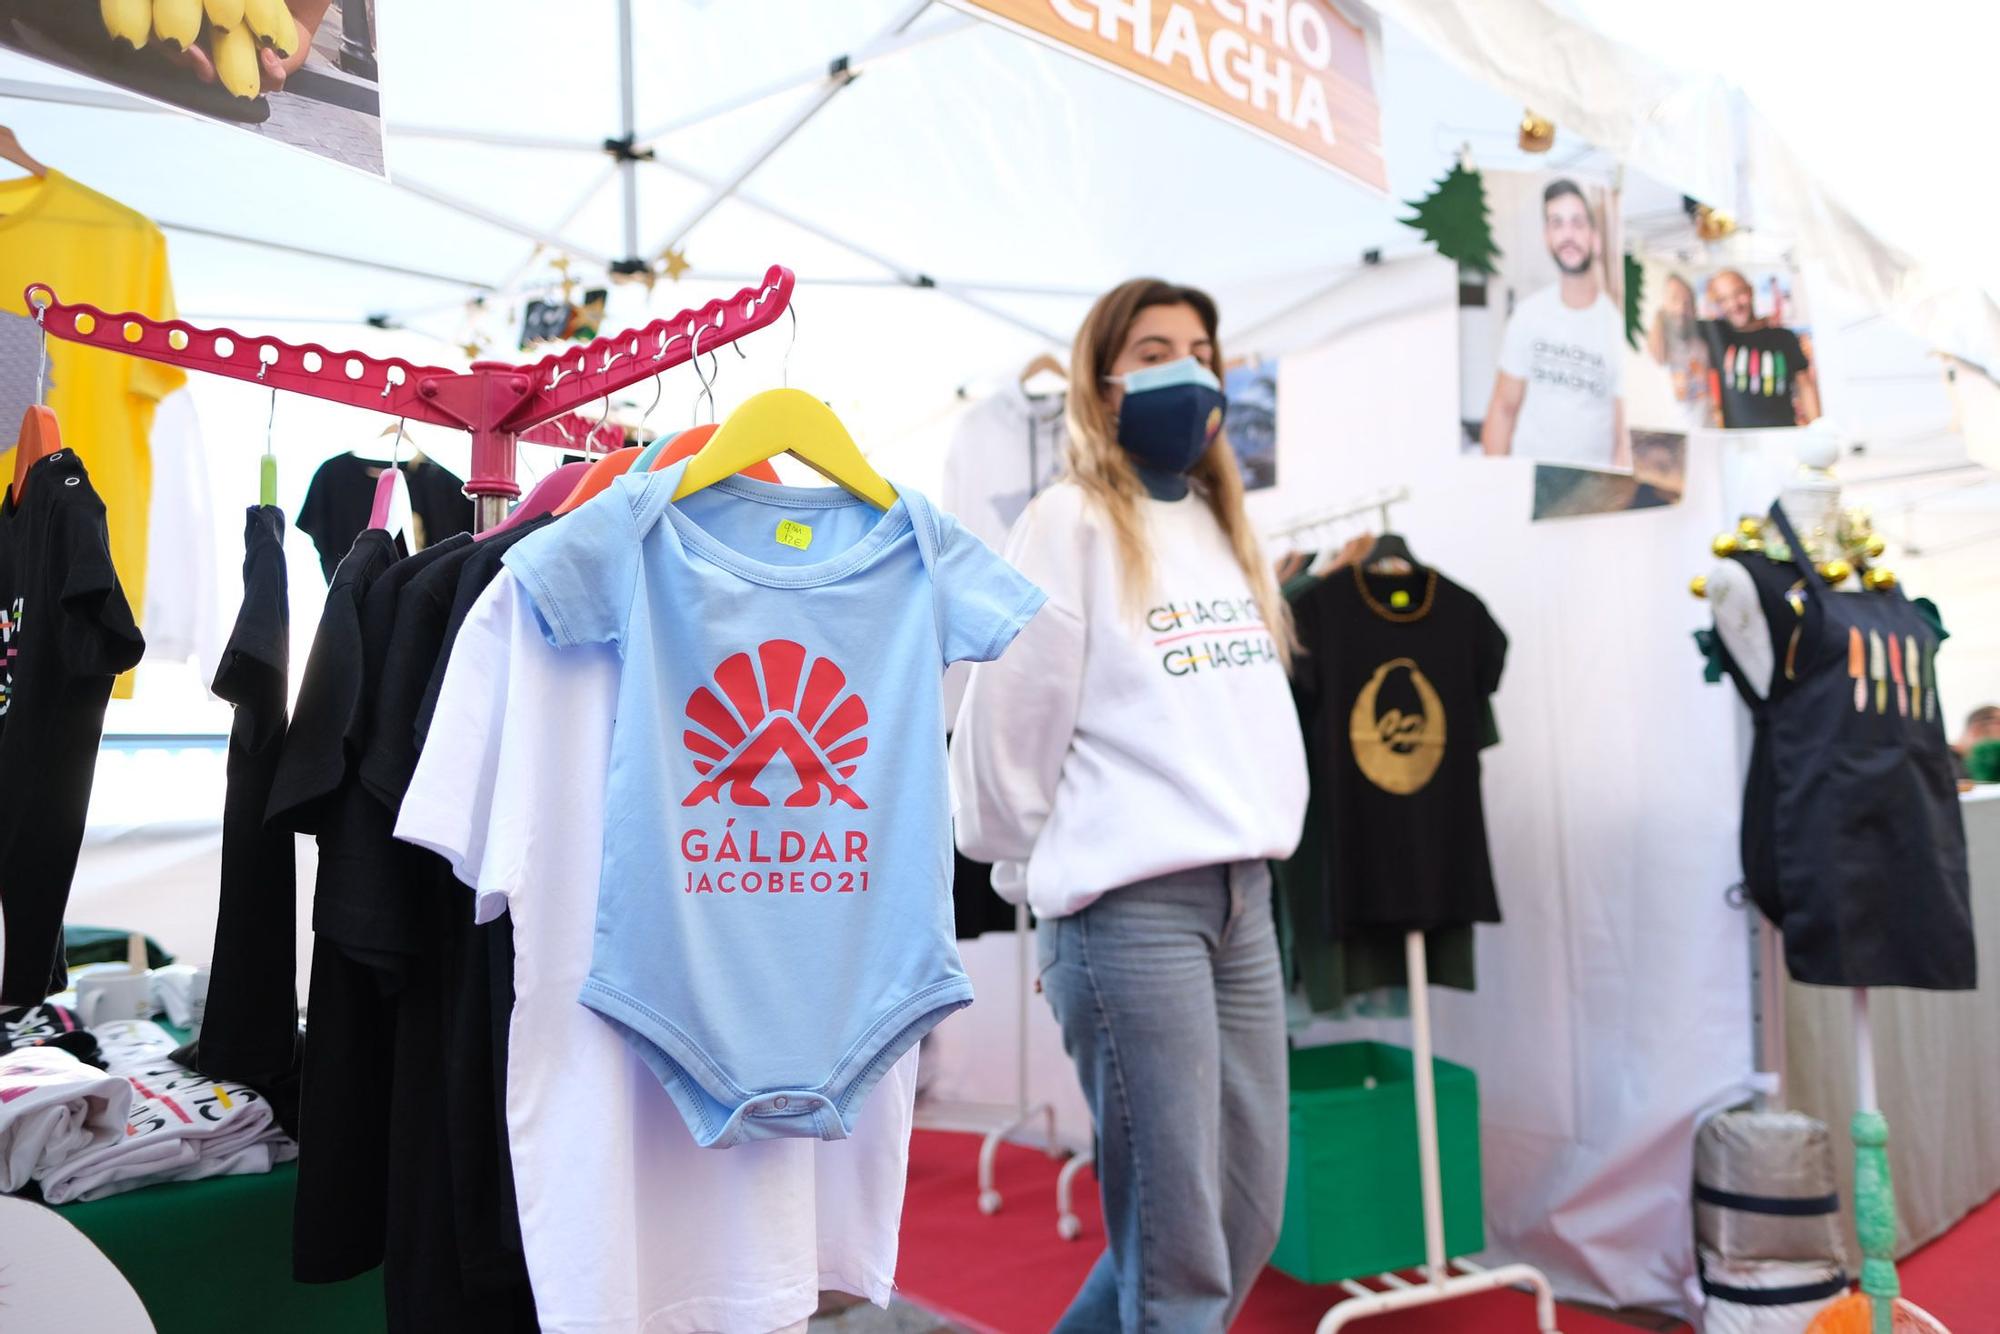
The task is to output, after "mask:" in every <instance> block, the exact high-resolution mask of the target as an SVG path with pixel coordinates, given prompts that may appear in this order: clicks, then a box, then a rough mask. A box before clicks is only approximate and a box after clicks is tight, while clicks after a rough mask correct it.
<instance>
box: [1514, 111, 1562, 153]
mask: <svg viewBox="0 0 2000 1334" xmlns="http://www.w3.org/2000/svg"><path fill="white" fill-rule="evenodd" d="M1555 142H1556V123H1555V122H1554V121H1552V120H1550V119H1549V118H1548V117H1547V116H1538V115H1536V114H1535V113H1534V111H1532V110H1524V111H1522V112H1521V151H1522V152H1523V153H1546V152H1548V151H1549V149H1551V148H1553V147H1554V146H1555Z"/></svg>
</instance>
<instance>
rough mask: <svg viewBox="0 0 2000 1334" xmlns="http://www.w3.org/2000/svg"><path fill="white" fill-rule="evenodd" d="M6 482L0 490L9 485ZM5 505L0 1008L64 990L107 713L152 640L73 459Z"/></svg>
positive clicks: (51, 467)
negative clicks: (65, 936)
mask: <svg viewBox="0 0 2000 1334" xmlns="http://www.w3.org/2000/svg"><path fill="white" fill-rule="evenodd" d="M3 484H4V483H0V485H3ZM5 489H6V496H5V498H4V499H0V913H4V914H5V923H6V935H7V943H6V958H5V963H4V966H3V967H0V1005H33V1004H35V1003H36V1002H37V1001H40V1000H41V999H42V998H43V997H45V996H47V995H49V994H50V993H51V992H54V991H60V990H62V988H63V987H64V986H65V985H66V982H67V979H66V970H65V969H64V966H63V949H62V944H63V942H62V920H63V909H64V907H65V906H67V904H68V903H69V890H70V881H71V879H72V878H73V877H74V875H75V873H76V857H77V852H78V850H79V849H80V848H81V847H82V846H83V823H84V816H85V814H86V813H87V811H88V809H89V806H90V784H91V779H92V777H93V776H94V775H95V774H96V772H97V746H98V742H99V741H100V740H102V739H103V735H104V706H105V704H106V703H107V702H108V701H109V700H110V698H111V683H112V680H113V679H114V678H115V677H116V676H117V675H118V673H120V672H122V671H125V670H126V669H127V668H129V667H131V666H133V665H134V664H136V663H137V662H138V661H139V657H140V655H141V654H142V653H143V652H144V651H145V647H146V644H145V640H144V639H142V638H141V637H140V635H139V629H138V627H137V626H136V625H134V624H133V622H132V609H131V607H130V606H128V605H127V604H126V601H125V593H124V590H123V589H121V588H120V587H119V585H118V574H117V571H116V570H114V569H113V568H112V565H111V545H110V539H109V538H108V536H107V535H106V531H105V525H104V502H103V501H102V500H100V499H98V496H97V492H96V490H95V489H94V488H93V487H92V486H91V484H90V476H89V474H88V473H86V472H85V471H84V467H83V462H82V461H81V460H80V459H78V458H77V456H76V451H75V450H73V449H61V450H57V451H56V452H55V453H53V454H51V455H49V456H48V457H47V458H45V459H42V460H40V461H39V462H37V463H36V464H35V465H34V466H33V467H32V468H31V469H29V471H28V476H27V486H26V488H25V490H24V491H23V492H22V496H21V500H20V501H19V503H16V501H15V499H14V495H13V489H12V487H6V488H5Z"/></svg>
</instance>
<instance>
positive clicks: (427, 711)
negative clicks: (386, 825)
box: [404, 514, 555, 784]
mask: <svg viewBox="0 0 2000 1334" xmlns="http://www.w3.org/2000/svg"><path fill="white" fill-rule="evenodd" d="M554 522H555V516H554V515H553V514H544V515H542V516H541V517H540V518H538V519H530V520H528V521H527V522H526V523H524V524H521V525H519V526H518V527H514V528H509V529H508V530H507V531H506V532H504V533H498V534H495V535H494V536H492V537H482V538H480V539H479V542H478V544H477V545H475V546H474V547H473V549H472V556H471V558H470V559H469V560H467V561H466V563H465V568H464V569H463V571H462V572H461V573H460V575H459V579H458V592H457V594H456V595H455V596H454V597H453V598H452V603H451V614H450V615H449V616H448V617H446V618H445V624H444V642H443V644H442V645H441V646H440V648H439V650H438V658H437V665H436V666H434V667H433V668H431V679H430V681H429V682H428V683H427V684H426V685H425V686H424V698H423V701H422V702H421V703H420V704H419V705H418V706H417V718H416V740H417V746H418V748H419V749H421V748H422V746H423V741H424V737H425V736H427V735H429V733H430V730H431V719H432V718H433V717H435V716H436V715H437V701H438V692H439V691H440V690H442V689H443V688H444V669H445V664H446V663H447V662H449V661H450V660H451V646H452V645H453V644H455V643H457V642H458V632H459V629H460V627H462V626H463V625H464V624H465V618H466V616H467V614H468V613H470V612H471V610H472V604H473V603H475V602H477V601H479V595H480V594H481V593H484V592H485V591H486V586H487V585H488V584H490V583H492V582H493V581H494V580H495V579H497V578H498V577H499V575H500V570H501V558H502V557H504V556H505V555H506V554H507V552H508V551H509V550H510V549H511V548H512V547H513V545H514V544H515V543H516V542H518V541H520V540H521V539H522V538H524V537H526V536H527V535H528V534H529V533H532V532H536V531H538V530H540V529H542V528H546V527H547V526H548V525H550V524H552V523H554ZM408 781H409V780H408V779H407V778H405V780H404V782H405V783H406V784H407V782H408Z"/></svg>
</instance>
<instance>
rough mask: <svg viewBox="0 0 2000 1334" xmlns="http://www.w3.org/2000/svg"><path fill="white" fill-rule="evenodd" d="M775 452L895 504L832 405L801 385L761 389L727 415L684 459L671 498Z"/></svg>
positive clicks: (875, 501) (883, 504)
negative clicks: (684, 465)
mask: <svg viewBox="0 0 2000 1334" xmlns="http://www.w3.org/2000/svg"><path fill="white" fill-rule="evenodd" d="M777 454H790V455H791V456H792V457H793V458H795V459H797V460H798V461H799V462H801V463H803V464H805V465H806V466H807V467H809V468H811V469H812V470H813V471H814V472H816V473H818V474H819V475H820V476H822V477H824V478H826V479H827V480H828V481H829V482H832V483H834V484H835V485H836V486H840V487H843V488H845V489H846V490H847V491H849V492H850V493H852V494H854V495H856V496H859V497H860V498H861V499H863V500H865V501H867V502H868V503H869V504H871V505H873V506H875V508H877V509H883V510H886V509H888V508H889V507H890V506H891V505H893V504H895V503H896V488H895V487H893V486H890V485H889V483H888V481H887V480H886V479H884V478H883V476H882V474H881V473H878V472H876V471H875V469H874V468H873V467H872V466H871V465H870V464H869V462H868V460H867V459H866V458H864V457H863V456H862V453H861V447H860V446H859V445H857V444H855V443H854V437H853V436H851V435H849V434H848V432H847V427H846V426H845V425H843V424H842V423H841V420H840V418H839V417H836V416H835V415H834V412H833V409H832V408H829V407H828V406H827V405H826V404H824V403H822V402H820V401H819V400H818V399H816V398H814V397H813V396H812V395H811V394H808V393H807V392H806V391H805V390H803V389H790V388H786V389H766V390H765V391H764V392H763V393H761V394H757V395H755V396H754V397H752V398H751V399H750V400H749V401H748V402H746V403H744V404H743V406H742V407H740V408H738V409H736V411H734V412H732V413H730V414H729V420H728V421H725V422H724V423H722V429H720V430H718V431H717V432H716V433H715V434H714V435H713V436H711V437H709V441H708V443H707V444H706V445H703V446H702V448H701V451H700V452H699V453H697V454H696V455H695V456H694V457H693V458H691V459H689V460H688V465H687V471H686V472H684V473H682V474H681V481H680V485H679V486H678V487H676V488H675V489H674V499H675V500H680V499H683V498H684V497H687V496H690V495H693V494H694V493H695V492H697V491H699V490H701V489H702V488H703V487H705V486H711V485H713V484H714V483H716V482H719V481H721V480H722V479H723V478H725V477H733V476H734V475H736V474H737V473H739V472H742V471H743V470H744V469H746V468H749V467H751V466H752V465H754V464H758V463H762V462H763V461H764V460H766V459H769V458H771V457H772V456H773V455H777Z"/></svg>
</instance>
